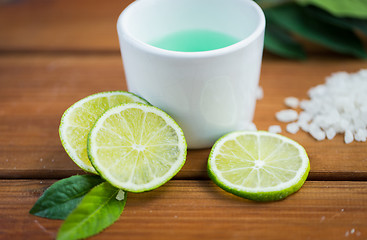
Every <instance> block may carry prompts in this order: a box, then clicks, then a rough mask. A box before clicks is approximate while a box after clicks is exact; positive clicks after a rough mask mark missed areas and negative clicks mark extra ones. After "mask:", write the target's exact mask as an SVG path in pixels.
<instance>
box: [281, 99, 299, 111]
mask: <svg viewBox="0 0 367 240" xmlns="http://www.w3.org/2000/svg"><path fill="white" fill-rule="evenodd" d="M284 104H285V105H286V106H287V107H290V108H297V107H298V105H299V100H298V98H296V97H287V98H285V99H284Z"/></svg>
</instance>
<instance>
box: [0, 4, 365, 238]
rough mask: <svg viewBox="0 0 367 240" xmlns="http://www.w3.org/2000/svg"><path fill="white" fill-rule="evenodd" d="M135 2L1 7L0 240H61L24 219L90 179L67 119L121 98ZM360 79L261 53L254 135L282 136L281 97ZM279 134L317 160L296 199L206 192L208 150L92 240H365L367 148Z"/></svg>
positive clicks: (49, 225) (343, 66)
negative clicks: (45, 199)
mask: <svg viewBox="0 0 367 240" xmlns="http://www.w3.org/2000/svg"><path fill="white" fill-rule="evenodd" d="M129 2H131V0H129V1H125V0H124V1H121V0H120V1H118V0H110V1H105V2H102V1H97V0H78V1H72V0H49V1H45V0H32V1H31V0H29V1H25V0H24V1H15V0H14V1H0V29H1V31H0V239H53V238H55V236H56V233H57V230H58V228H59V226H60V224H61V223H62V222H61V221H56V220H48V219H43V218H39V217H35V216H32V215H30V214H29V213H28V211H29V209H30V208H31V207H32V205H33V204H34V203H35V201H36V200H37V199H38V198H39V197H40V195H41V194H42V192H43V191H44V190H45V189H46V188H47V187H49V186H50V185H51V184H52V183H53V182H55V181H57V180H58V179H61V178H64V177H68V176H71V175H74V174H83V172H82V171H81V170H80V169H78V167H77V166H76V165H75V164H74V163H73V162H72V160H71V159H70V158H69V157H68V156H67V154H66V153H65V151H64V150H63V148H62V146H61V143H60V140H59V137H58V126H59V121H60V117H61V115H62V113H63V112H64V111H65V110H66V109H67V108H68V107H69V106H70V105H71V104H72V103H74V102H75V101H77V100H79V99H81V98H83V97H85V96H88V95H90V94H92V93H96V92H101V91H107V90H126V83H125V79H124V72H123V66H122V63H121V57H120V53H119V46H118V41H117V34H116V30H115V24H116V21H117V17H118V15H119V13H120V12H121V11H122V9H123V8H124V7H126V6H127V5H128V4H129ZM361 68H367V61H364V60H358V59H354V58H350V57H346V56H341V55H338V54H334V53H331V52H328V51H325V50H322V51H314V52H312V54H311V56H310V57H309V59H308V60H307V61H303V62H298V61H291V60H285V59H281V58H278V57H275V56H272V55H270V54H268V53H265V56H264V60H263V66H262V72H261V80H260V85H261V86H262V87H263V89H264V94H265V96H264V98H263V99H262V100H260V101H258V102H257V108H256V113H255V119H254V122H255V124H256V125H257V127H258V129H262V130H266V129H267V128H268V127H269V126H270V125H273V124H279V123H278V122H277V121H276V119H275V117H274V114H275V113H276V112H277V111H279V110H281V109H284V104H283V99H284V98H285V97H287V96H296V97H299V98H307V90H308V89H309V88H310V87H312V86H315V85H317V84H322V83H323V82H324V79H325V77H326V76H328V75H330V74H331V73H333V72H336V71H348V72H355V71H357V70H359V69H361ZM280 125H281V126H282V127H283V129H284V128H285V124H280ZM283 134H284V135H285V136H288V137H291V138H293V139H294V140H296V141H298V142H299V143H300V144H301V145H303V146H304V147H305V149H306V151H307V153H308V155H309V157H310V162H311V171H310V174H309V177H308V179H307V181H306V183H305V185H304V186H303V187H302V188H301V190H300V191H299V192H298V193H296V194H294V195H292V196H290V197H288V198H287V199H285V200H283V201H279V202H271V203H255V202H252V201H248V200H245V199H242V198H240V197H236V196H234V195H231V194H229V193H226V192H224V191H223V190H221V189H220V188H218V187H217V186H216V185H215V184H213V183H212V182H211V181H210V180H209V178H208V176H207V173H206V161H207V157H208V154H209V149H204V150H195V151H189V152H188V157H187V161H186V164H185V166H184V167H183V169H182V170H181V171H180V172H179V173H178V174H177V175H176V177H174V179H173V180H171V181H169V182H168V183H167V184H165V185H163V186H162V187H160V188H158V189H156V190H153V191H151V192H147V193H141V194H129V197H128V201H127V204H126V207H125V210H124V212H123V214H122V215H121V217H120V219H119V220H118V221H117V222H116V223H115V224H113V225H112V226H111V227H109V228H108V229H106V230H105V231H103V232H102V233H101V234H99V235H97V236H95V237H93V238H91V239H367V143H357V142H353V143H351V144H348V145H347V144H344V142H343V137H342V136H337V137H336V138H335V139H333V140H330V141H328V140H326V141H322V142H317V141H315V140H314V139H313V138H312V137H311V136H310V135H308V134H306V133H304V132H298V133H297V134H295V135H292V134H289V133H286V132H284V131H283Z"/></svg>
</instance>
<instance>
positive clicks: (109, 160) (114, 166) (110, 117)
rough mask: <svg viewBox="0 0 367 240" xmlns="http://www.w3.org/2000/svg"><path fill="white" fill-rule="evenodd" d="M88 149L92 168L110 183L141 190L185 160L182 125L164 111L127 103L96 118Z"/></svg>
mask: <svg viewBox="0 0 367 240" xmlns="http://www.w3.org/2000/svg"><path fill="white" fill-rule="evenodd" d="M109 128H111V129H114V130H115V131H119V132H114V130H111V129H109ZM106 139H109V140H108V142H106V141H105V140H106ZM152 139H153V140H152ZM152 141H153V142H152ZM152 143H154V144H152ZM101 144H105V145H102V146H101ZM106 144H108V145H106ZM87 149H88V156H89V159H90V161H91V162H92V164H93V166H94V168H95V169H96V170H97V172H98V173H99V174H100V176H102V177H103V178H104V179H106V180H107V181H108V182H110V183H111V184H112V185H113V186H115V187H117V188H120V189H124V190H126V191H129V192H144V191H149V190H152V189H155V188H157V187H159V186H161V185H163V184H164V183H166V182H167V181H168V180H170V179H171V178H172V177H173V176H174V175H176V174H177V172H178V171H179V170H180V169H181V168H182V166H183V165H184V163H185V160H186V153H187V144H186V140H185V137H184V134H183V131H182V129H181V128H180V127H179V126H178V124H177V123H176V122H175V121H174V120H173V119H172V118H171V117H170V116H169V115H168V114H167V113H165V112H163V111H162V110H160V109H158V108H156V107H154V106H148V105H144V104H139V103H127V104H122V105H119V106H115V107H113V108H111V109H109V110H107V111H106V112H105V113H104V114H103V115H102V116H101V117H100V118H99V119H98V120H97V121H96V122H95V124H94V126H93V127H92V130H91V131H90V133H89V136H88V146H87ZM162 156H164V157H162ZM163 163H164V164H163ZM157 175H158V176H157Z"/></svg>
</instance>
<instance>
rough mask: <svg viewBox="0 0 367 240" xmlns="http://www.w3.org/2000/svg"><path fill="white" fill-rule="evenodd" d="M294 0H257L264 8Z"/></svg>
mask: <svg viewBox="0 0 367 240" xmlns="http://www.w3.org/2000/svg"><path fill="white" fill-rule="evenodd" d="M290 1H293V0H255V2H256V3H257V4H259V5H260V6H261V7H262V8H267V7H274V6H276V5H279V4H283V3H287V2H290Z"/></svg>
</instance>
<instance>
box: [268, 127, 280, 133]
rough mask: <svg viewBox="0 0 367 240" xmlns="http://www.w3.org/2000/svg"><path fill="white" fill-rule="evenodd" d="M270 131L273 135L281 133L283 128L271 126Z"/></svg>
mask: <svg viewBox="0 0 367 240" xmlns="http://www.w3.org/2000/svg"><path fill="white" fill-rule="evenodd" d="M268 131H269V132H271V133H281V132H282V128H281V127H280V126H279V125H271V126H269V129H268Z"/></svg>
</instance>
